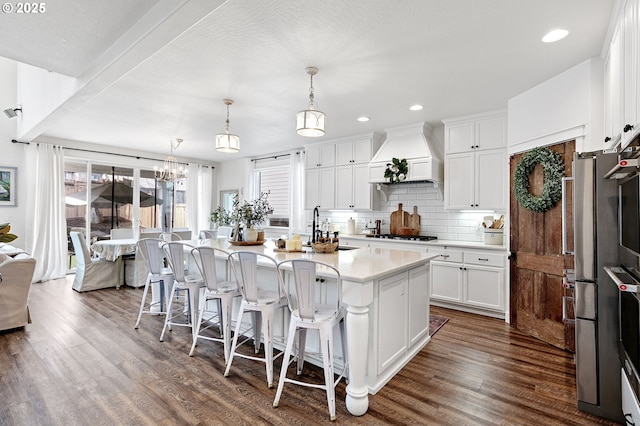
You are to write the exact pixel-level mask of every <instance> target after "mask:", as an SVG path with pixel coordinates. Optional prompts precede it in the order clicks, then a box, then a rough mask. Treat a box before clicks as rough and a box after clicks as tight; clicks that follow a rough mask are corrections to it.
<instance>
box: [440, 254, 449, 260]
mask: <svg viewBox="0 0 640 426" xmlns="http://www.w3.org/2000/svg"><path fill="white" fill-rule="evenodd" d="M449 256H450V255H448V254H441V255H440V257H443V258H445V259H446V258H448V257H449Z"/></svg>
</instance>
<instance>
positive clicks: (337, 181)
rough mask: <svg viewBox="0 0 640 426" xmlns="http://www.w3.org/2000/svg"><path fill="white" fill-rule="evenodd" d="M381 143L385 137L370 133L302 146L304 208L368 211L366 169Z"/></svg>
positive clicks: (368, 192)
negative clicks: (304, 184) (304, 170)
mask: <svg viewBox="0 0 640 426" xmlns="http://www.w3.org/2000/svg"><path fill="white" fill-rule="evenodd" d="M383 140H384V135H382V134H379V133H369V134H366V135H360V136H354V137H350V138H344V139H338V140H333V141H329V142H323V143H318V144H313V145H307V146H305V151H306V164H307V172H306V175H307V188H306V191H305V192H306V193H305V197H306V201H305V208H307V209H313V208H314V207H316V206H317V207H318V208H319V209H321V210H326V209H337V210H340V209H343V210H371V199H372V190H373V189H372V187H371V184H369V182H368V180H367V172H368V166H369V161H370V160H371V157H372V156H373V154H375V153H376V151H377V150H378V149H379V148H380V146H381V145H382V141H383ZM315 169H319V170H315Z"/></svg>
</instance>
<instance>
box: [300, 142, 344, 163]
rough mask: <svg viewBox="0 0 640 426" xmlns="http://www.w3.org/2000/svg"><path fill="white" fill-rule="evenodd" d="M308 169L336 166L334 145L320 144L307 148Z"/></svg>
mask: <svg viewBox="0 0 640 426" xmlns="http://www.w3.org/2000/svg"><path fill="white" fill-rule="evenodd" d="M305 151H306V165H307V169H313V168H316V167H333V166H335V165H336V149H335V145H334V144H322V145H320V144H318V145H309V146H306V147H305Z"/></svg>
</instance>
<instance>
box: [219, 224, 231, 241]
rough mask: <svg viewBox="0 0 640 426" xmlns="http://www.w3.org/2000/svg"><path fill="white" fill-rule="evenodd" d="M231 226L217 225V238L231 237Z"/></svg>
mask: <svg viewBox="0 0 640 426" xmlns="http://www.w3.org/2000/svg"><path fill="white" fill-rule="evenodd" d="M233 230H234V227H233V226H218V236H217V237H218V238H232V237H233Z"/></svg>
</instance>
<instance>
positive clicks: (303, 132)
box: [296, 67, 326, 138]
mask: <svg viewBox="0 0 640 426" xmlns="http://www.w3.org/2000/svg"><path fill="white" fill-rule="evenodd" d="M306 71H307V74H309V76H311V87H309V108H307V109H305V110H302V111H299V112H298V113H297V114H296V124H297V128H296V131H297V132H298V134H299V135H300V136H307V137H310V138H317V137H318V136H323V135H324V121H325V117H326V116H325V114H324V112H322V111H319V110H317V109H315V105H314V104H313V76H314V75H316V74H317V73H318V68H316V67H308V68H307V69H306Z"/></svg>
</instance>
